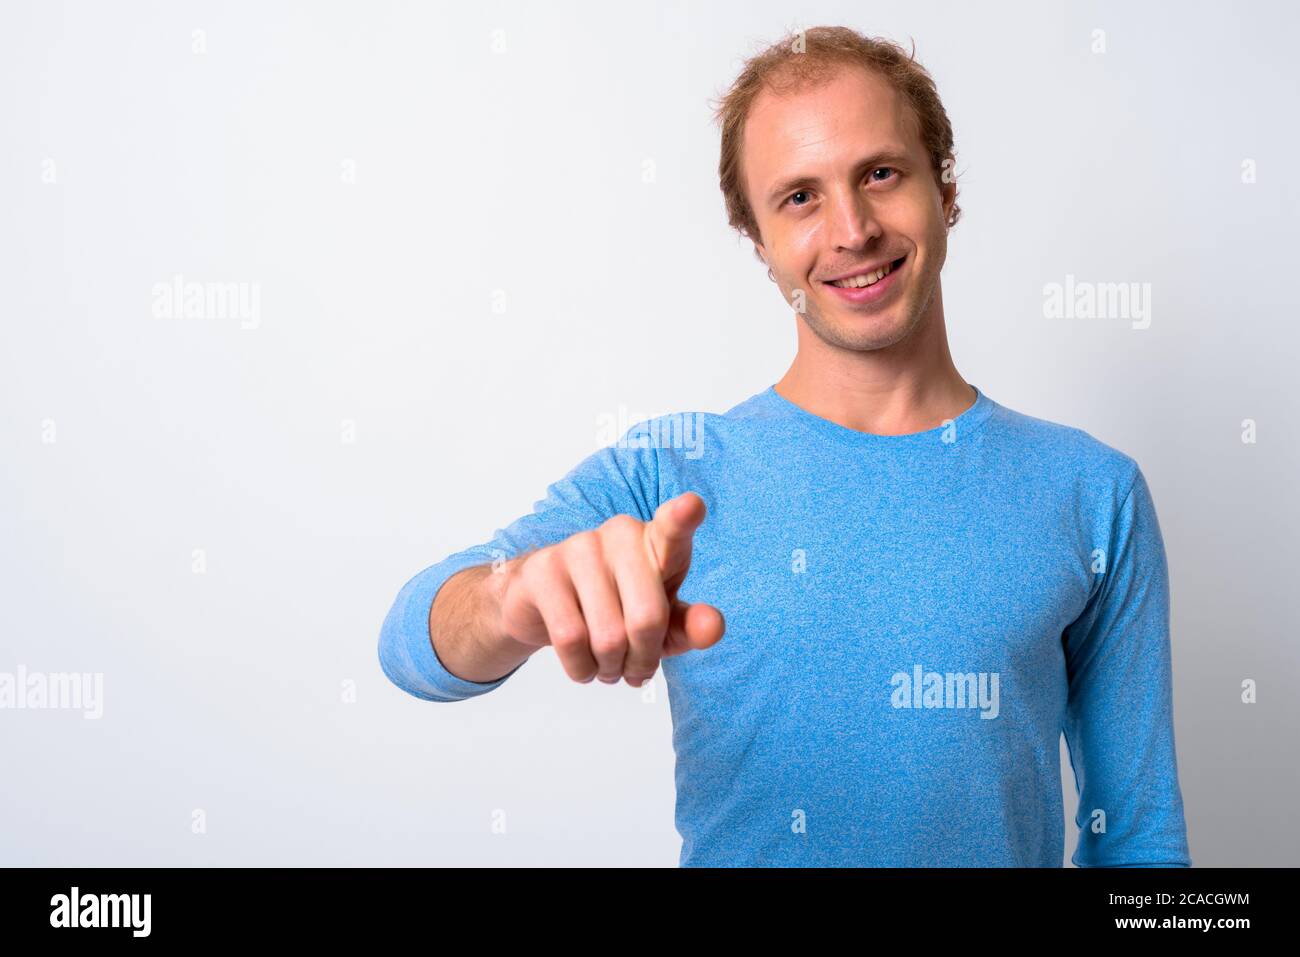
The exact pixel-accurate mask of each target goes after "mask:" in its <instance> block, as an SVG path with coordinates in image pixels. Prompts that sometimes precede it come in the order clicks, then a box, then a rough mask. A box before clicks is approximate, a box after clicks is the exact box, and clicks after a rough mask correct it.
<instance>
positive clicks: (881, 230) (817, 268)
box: [742, 68, 956, 351]
mask: <svg viewBox="0 0 1300 957" xmlns="http://www.w3.org/2000/svg"><path fill="white" fill-rule="evenodd" d="M744 144H745V145H744V156H743V163H742V165H743V169H744V172H745V186H746V193H747V195H748V197H749V202H750V205H751V207H752V208H753V210H754V215H755V218H756V220H757V222H758V228H759V232H760V234H761V236H762V240H763V241H762V242H761V243H758V244H757V245H758V250H759V252H760V254H761V255H762V256H763V258H764V259H765V260H766V261H767V264H768V265H769V266H770V267H771V269H772V275H773V276H775V277H776V281H777V284H778V285H779V286H780V287H781V291H782V292H783V293H784V294H785V296H786V298H787V299H788V300H790V301H791V302H792V304H793V305H795V307H796V309H799V308H800V306H801V305H802V309H801V312H802V318H803V321H804V322H806V323H807V325H808V327H809V328H810V329H811V330H812V331H813V332H814V333H815V334H816V335H817V336H818V337H820V338H821V339H822V340H823V341H824V342H826V343H827V344H828V345H831V346H835V347H838V348H842V349H850V350H854V351H863V350H873V349H883V348H885V347H887V346H891V345H893V344H894V343H896V342H899V341H901V340H903V339H905V338H906V337H907V336H908V335H909V334H910V333H911V332H912V331H913V330H914V329H915V328H916V327H917V325H918V324H919V323H920V322H921V320H922V319H923V318H924V317H925V315H926V310H927V309H928V307H929V306H930V303H931V301H932V299H933V297H934V293H935V290H936V289H938V286H939V270H940V269H941V268H942V267H943V263H944V259H945V257H946V256H947V251H948V239H947V233H948V230H947V225H946V224H947V220H948V213H949V210H950V208H951V205H952V202H953V200H954V199H955V193H956V189H955V187H954V186H951V185H949V186H946V187H945V191H944V192H941V191H940V188H939V185H938V183H936V181H935V177H934V173H933V171H932V168H931V165H930V158H929V156H928V155H927V153H926V151H925V148H924V146H923V145H922V143H921V139H920V134H919V132H918V130H917V124H916V121H915V118H914V117H913V116H912V114H911V111H910V108H909V107H908V105H907V102H906V100H904V99H903V98H902V97H901V96H899V95H898V94H897V93H895V92H894V90H893V89H892V88H891V87H890V86H889V85H888V83H886V82H885V81H884V80H882V79H880V78H879V77H877V76H876V75H874V74H872V73H869V72H867V71H866V70H861V69H854V68H845V69H842V70H840V71H839V72H838V73H837V74H836V76H835V78H834V79H832V80H830V81H829V82H827V83H825V84H824V85H821V86H817V87H815V88H810V89H808V90H806V91H802V92H799V93H792V94H786V95H782V96H775V95H773V94H771V93H770V92H769V91H764V92H763V93H761V94H760V95H759V96H758V98H757V99H756V100H755V101H754V105H753V107H752V109H751V111H750V115H749V118H748V120H747V121H746V125H745V135H744ZM900 260H901V263H900ZM886 264H893V266H892V270H891V272H890V274H889V275H887V276H886V277H885V278H884V279H883V280H880V281H879V282H878V283H876V284H873V285H872V286H869V287H865V288H856V289H845V288H837V287H835V286H832V285H831V284H830V283H829V282H828V280H832V279H836V278H839V277H842V276H847V275H856V274H858V273H861V272H863V271H864V269H867V268H871V269H872V270H874V269H875V268H876V267H879V266H884V265H886ZM800 290H803V300H802V303H801V300H800V299H798V298H796V296H797V295H798V293H799V291H800Z"/></svg>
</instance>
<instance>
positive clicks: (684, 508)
mask: <svg viewBox="0 0 1300 957" xmlns="http://www.w3.org/2000/svg"><path fill="white" fill-rule="evenodd" d="M706 512H707V509H706V508H705V505H704V499H702V498H700V497H699V496H698V495H696V494H695V493H694V492H683V493H682V494H681V495H678V496H677V497H676V498H670V499H669V500H668V501H666V502H664V503H663V504H662V505H660V506H659V508H658V509H656V510H655V514H654V518H653V519H651V520H650V522H649V523H648V524H647V525H646V543H647V545H648V546H649V548H650V553H651V555H653V556H654V560H655V564H656V565H657V566H658V567H659V575H660V577H661V578H662V579H663V580H664V581H665V582H666V581H668V580H669V579H672V578H676V577H679V576H680V577H682V578H684V577H685V573H686V571H687V569H689V568H690V565H691V540H692V536H693V535H694V534H695V530H696V529H697V528H699V527H700V523H701V522H703V521H704V515H705V513H706Z"/></svg>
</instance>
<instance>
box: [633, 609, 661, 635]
mask: <svg viewBox="0 0 1300 957" xmlns="http://www.w3.org/2000/svg"><path fill="white" fill-rule="evenodd" d="M667 630H668V611H667V609H666V608H665V609H660V608H654V607H651V608H638V609H636V610H634V611H631V612H629V613H628V614H627V633H628V635H630V636H632V637H635V638H646V639H653V638H662V637H663V634H664V632H665V631H667Z"/></svg>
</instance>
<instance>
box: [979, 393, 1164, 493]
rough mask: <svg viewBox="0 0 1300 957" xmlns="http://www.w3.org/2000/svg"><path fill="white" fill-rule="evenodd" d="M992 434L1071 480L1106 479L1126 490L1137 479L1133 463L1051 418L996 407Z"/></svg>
mask: <svg viewBox="0 0 1300 957" xmlns="http://www.w3.org/2000/svg"><path fill="white" fill-rule="evenodd" d="M994 420H995V422H996V427H995V428H996V431H997V432H998V433H999V434H1000V435H1002V436H1003V438H1004V440H1006V441H1008V442H1010V443H1012V444H1013V445H1016V446H1018V447H1020V448H1022V449H1023V450H1024V451H1025V452H1026V454H1031V453H1032V454H1033V455H1034V456H1036V457H1038V458H1040V459H1041V460H1042V461H1043V462H1044V463H1045V464H1047V465H1048V466H1050V467H1053V468H1058V469H1061V470H1065V471H1068V472H1069V473H1070V474H1071V475H1072V476H1073V477H1077V478H1081V479H1084V480H1085V481H1088V480H1096V481H1101V480H1106V481H1107V482H1108V483H1111V482H1115V483H1118V484H1120V485H1123V486H1124V487H1125V488H1127V486H1128V485H1130V484H1131V483H1132V481H1133V479H1134V478H1135V477H1136V476H1137V473H1138V471H1139V466H1138V462H1137V460H1136V459H1135V458H1134V457H1133V456H1131V455H1129V454H1128V453H1127V452H1124V451H1122V450H1121V449H1119V448H1116V447H1115V446H1114V445H1111V444H1110V443H1108V442H1105V441H1103V440H1102V439H1100V438H1098V437H1097V436H1095V435H1093V434H1092V433H1091V432H1088V431H1087V430H1085V429H1083V428H1080V427H1078V426H1074V425H1068V424H1066V423H1064V422H1058V421H1055V420H1053V419H1047V418H1042V417H1039V416H1034V415H1029V414H1028V413H1025V412H1021V411H1019V410H1016V409H1011V408H1008V407H1007V406H999V408H998V410H997V414H996V415H995V416H994Z"/></svg>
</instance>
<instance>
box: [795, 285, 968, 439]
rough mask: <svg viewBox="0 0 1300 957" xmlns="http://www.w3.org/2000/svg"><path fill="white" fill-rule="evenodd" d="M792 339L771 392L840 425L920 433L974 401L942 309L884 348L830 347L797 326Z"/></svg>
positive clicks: (879, 432)
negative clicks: (790, 357)
mask: <svg viewBox="0 0 1300 957" xmlns="http://www.w3.org/2000/svg"><path fill="white" fill-rule="evenodd" d="M799 339H800V346H799V351H798V353H797V354H796V356H795V358H794V362H793V363H792V364H791V366H790V368H789V370H788V371H787V372H786V374H785V375H784V376H782V378H781V380H780V381H779V382H777V383H776V391H777V393H778V394H779V395H780V396H781V397H782V398H784V399H787V400H789V401H790V402H793V403H794V404H795V405H797V406H799V407H800V408H802V409H804V410H805V411H807V412H811V413H812V414H813V415H817V416H820V417H821V418H824V419H828V420H830V421H831V422H834V423H836V424H838V425H842V426H844V427H845V428H849V429H854V430H856V431H859V432H870V433H873V434H875V435H908V434H910V433H913V432H924V431H926V430H928V429H934V428H938V427H939V426H940V425H942V424H943V421H944V420H945V419H955V418H956V417H957V416H959V415H961V414H962V413H963V412H965V411H966V410H967V409H969V408H970V407H971V406H972V405H973V404H974V403H975V399H976V393H975V390H974V389H973V388H972V387H971V386H970V385H969V384H967V383H966V381H965V380H964V379H962V377H961V375H960V374H959V373H958V372H957V368H956V366H955V365H953V361H952V355H951V354H950V353H949V351H948V337H947V333H946V330H945V328H944V322H943V314H942V311H941V310H940V311H939V312H938V314H937V315H931V316H928V317H927V318H926V319H925V320H923V321H922V323H921V324H920V325H919V326H918V328H916V329H915V330H913V333H912V335H909V336H908V337H907V339H906V340H904V341H903V342H899V343H896V344H895V345H893V346H889V347H887V348H884V349H877V350H872V351H866V352H854V351H851V350H846V349H841V348H838V347H835V346H831V345H829V344H828V343H826V342H823V341H822V340H821V339H819V338H818V337H817V336H816V335H815V334H814V333H813V332H812V330H811V329H809V328H808V327H807V326H806V325H803V324H802V323H801V326H800V329H799Z"/></svg>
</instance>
